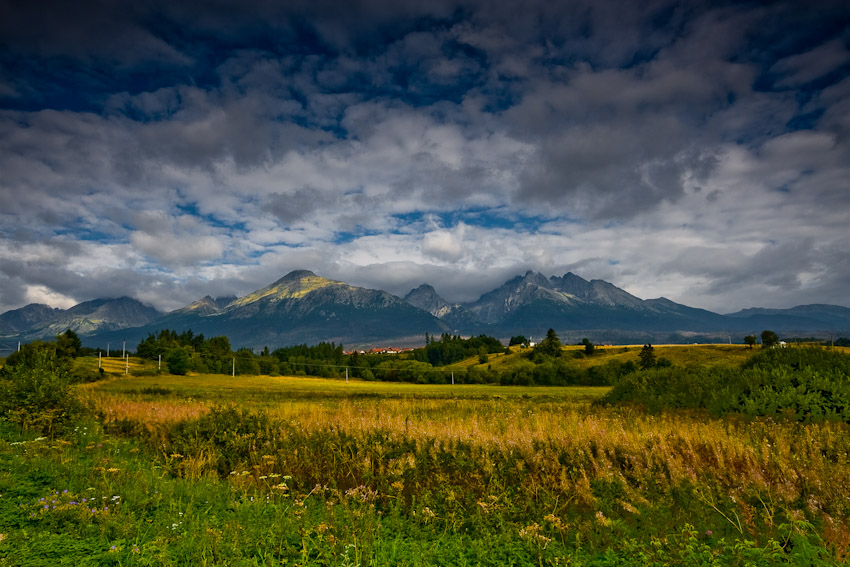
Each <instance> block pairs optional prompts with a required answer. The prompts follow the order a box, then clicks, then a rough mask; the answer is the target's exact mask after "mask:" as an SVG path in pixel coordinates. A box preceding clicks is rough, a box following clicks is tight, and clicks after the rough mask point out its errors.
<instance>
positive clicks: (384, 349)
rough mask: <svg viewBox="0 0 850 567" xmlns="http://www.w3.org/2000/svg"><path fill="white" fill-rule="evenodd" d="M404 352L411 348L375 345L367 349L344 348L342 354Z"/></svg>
mask: <svg viewBox="0 0 850 567" xmlns="http://www.w3.org/2000/svg"><path fill="white" fill-rule="evenodd" d="M404 352H413V348H408V347H405V348H395V347H376V348H372V349H369V350H344V351H342V354H345V355H347V356H351V355H352V354H355V353H357V354H402V353H404Z"/></svg>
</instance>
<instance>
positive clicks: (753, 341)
mask: <svg viewBox="0 0 850 567" xmlns="http://www.w3.org/2000/svg"><path fill="white" fill-rule="evenodd" d="M744 344H746V345H747V346H749V347H750V348H753V345H755V344H756V336H755V335H747V336H746V337H744Z"/></svg>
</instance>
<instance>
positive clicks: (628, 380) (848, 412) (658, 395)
mask: <svg viewBox="0 0 850 567" xmlns="http://www.w3.org/2000/svg"><path fill="white" fill-rule="evenodd" d="M848 376H850V357H848V356H847V355H845V354H843V353H839V352H834V351H826V350H823V349H818V348H813V349H812V348H803V349H801V348H796V349H770V350H765V351H763V352H761V353H760V354H759V355H758V356H756V357H753V358H752V359H750V360H749V361H747V362H746V363H744V364H743V365H742V366H741V367H740V368H738V369H727V368H721V367H715V368H702V367H688V368H673V367H668V368H656V369H652V370H646V371H642V372H635V373H632V374H629V375H628V376H625V377H624V378H623V379H622V380H620V381H619V382H618V383H617V384H616V385H615V386H614V387H613V388H612V389H611V391H610V392H609V393H608V394H607V395H606V397H605V398H604V400H605V401H606V402H609V403H617V402H634V403H639V404H643V405H645V406H646V407H647V409H649V410H650V411H659V410H661V409H664V408H705V409H708V410H709V411H710V412H711V413H713V414H716V415H722V414H726V413H730V412H739V413H743V414H746V415H750V416H784V417H788V418H791V419H794V420H798V421H804V422H812V421H824V420H831V421H843V422H845V423H850V380H848V378H847V377H848Z"/></svg>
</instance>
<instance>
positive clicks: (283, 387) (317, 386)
mask: <svg viewBox="0 0 850 567" xmlns="http://www.w3.org/2000/svg"><path fill="white" fill-rule="evenodd" d="M153 387H160V388H165V389H167V390H169V391H171V392H172V393H173V395H174V396H175V397H179V398H192V399H195V400H207V401H232V402H243V401H248V400H260V401H262V402H273V401H281V400H292V399H330V400H340V399H347V398H355V399H356V398H385V399H394V398H395V399H398V398H401V399H404V398H418V399H494V398H495V399H498V398H505V399H510V398H525V399H528V398H531V399H549V400H567V401H588V400H591V399H595V398H598V397H601V396H603V395H604V394H605V393H606V392H607V391H608V390H609V388H607V387H535V388H513V387H503V386H498V385H492V384H486V385H470V384H465V385H454V386H453V385H450V384H409V383H403V382H378V381H364V380H356V379H350V380H348V381H347V382H346V381H345V380H344V379H324V378H311V377H296V376H237V377H235V378H234V377H231V376H226V375H222V374H196V375H190V376H174V375H170V374H162V375H159V376H143V377H135V376H132V375H131V376H128V377H121V376H119V377H115V378H113V379H111V380H109V381H106V382H101V383H98V384H97V385H96V386H95V387H94V388H93V390H94V391H98V392H104V393H111V394H131V395H132V394H141V393H142V392H143V390H144V389H146V388H153Z"/></svg>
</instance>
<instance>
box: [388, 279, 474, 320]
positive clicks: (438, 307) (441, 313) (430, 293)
mask: <svg viewBox="0 0 850 567" xmlns="http://www.w3.org/2000/svg"><path fill="white" fill-rule="evenodd" d="M404 301H406V302H408V303H409V304H411V305H413V306H414V307H418V308H419V309H422V310H424V311H427V312H428V313H430V314H431V315H433V316H434V317H437V318H438V319H441V320H443V321H445V322H446V324H448V325H449V327H451V328H452V331H453V332H459V331H468V330H469V329H472V328H475V326H476V324H477V322H478V320H477V318H476V317H475V315H473V314H472V313H471V312H470V311H469V310H468V309H467V308H466V307H464V306H463V305H461V304H459V303H449V302H448V301H446V300H445V299H443V298H442V297H440V296H439V295H438V294H437V291H436V290H435V289H434V288H433V287H432V286H430V285H428V284H422V285H420V286H419V287H417V288H416V289H413V290H411V291H410V292H409V293H408V294H407V295H405V296H404Z"/></svg>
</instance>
